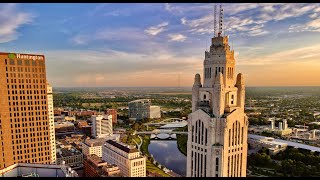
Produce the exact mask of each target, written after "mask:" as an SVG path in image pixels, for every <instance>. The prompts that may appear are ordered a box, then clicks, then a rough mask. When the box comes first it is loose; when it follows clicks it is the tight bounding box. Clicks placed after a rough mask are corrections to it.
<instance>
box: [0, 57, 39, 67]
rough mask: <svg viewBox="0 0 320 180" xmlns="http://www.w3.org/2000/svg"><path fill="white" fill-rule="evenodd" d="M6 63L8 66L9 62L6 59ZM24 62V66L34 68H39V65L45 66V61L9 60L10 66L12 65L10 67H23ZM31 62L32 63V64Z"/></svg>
mask: <svg viewBox="0 0 320 180" xmlns="http://www.w3.org/2000/svg"><path fill="white" fill-rule="evenodd" d="M4 61H5V64H6V65H8V60H7V59H5V60H4ZM22 62H24V63H23V64H24V65H25V66H30V65H32V66H37V65H39V66H44V61H43V60H21V59H18V60H15V59H10V60H9V64H10V65H15V64H17V65H19V66H22ZM30 62H31V63H30Z"/></svg>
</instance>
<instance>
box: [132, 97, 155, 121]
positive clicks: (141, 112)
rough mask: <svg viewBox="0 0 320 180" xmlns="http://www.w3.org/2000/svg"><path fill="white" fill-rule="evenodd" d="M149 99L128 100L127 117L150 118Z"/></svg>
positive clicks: (136, 118)
mask: <svg viewBox="0 0 320 180" xmlns="http://www.w3.org/2000/svg"><path fill="white" fill-rule="evenodd" d="M150 106H151V100H150V99H138V100H134V101H131V102H129V104H128V107H129V118H132V119H135V120H141V119H145V118H150Z"/></svg>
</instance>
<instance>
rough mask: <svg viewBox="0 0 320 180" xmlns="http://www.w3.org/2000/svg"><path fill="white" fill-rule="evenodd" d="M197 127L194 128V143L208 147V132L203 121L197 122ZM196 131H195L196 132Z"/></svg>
mask: <svg viewBox="0 0 320 180" xmlns="http://www.w3.org/2000/svg"><path fill="white" fill-rule="evenodd" d="M195 126H196V127H194V126H192V139H191V141H192V142H195V143H198V144H201V145H207V144H208V130H207V128H204V124H203V122H202V121H200V120H198V121H196V125H195ZM194 129H195V131H194Z"/></svg>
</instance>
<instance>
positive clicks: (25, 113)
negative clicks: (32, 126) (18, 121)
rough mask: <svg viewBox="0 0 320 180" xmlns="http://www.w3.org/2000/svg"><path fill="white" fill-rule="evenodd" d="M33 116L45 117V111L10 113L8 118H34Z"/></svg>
mask: <svg viewBox="0 0 320 180" xmlns="http://www.w3.org/2000/svg"><path fill="white" fill-rule="evenodd" d="M34 115H36V116H37V115H38V116H40V115H47V111H42V112H28V114H27V112H17V113H10V117H21V116H34Z"/></svg>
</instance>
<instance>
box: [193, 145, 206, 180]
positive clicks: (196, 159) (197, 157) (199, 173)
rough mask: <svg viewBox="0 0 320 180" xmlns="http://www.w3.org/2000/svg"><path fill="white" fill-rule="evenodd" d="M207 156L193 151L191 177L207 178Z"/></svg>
mask: <svg viewBox="0 0 320 180" xmlns="http://www.w3.org/2000/svg"><path fill="white" fill-rule="evenodd" d="M206 175H207V155H206V154H202V153H198V152H194V151H191V176H192V177H206Z"/></svg>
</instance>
